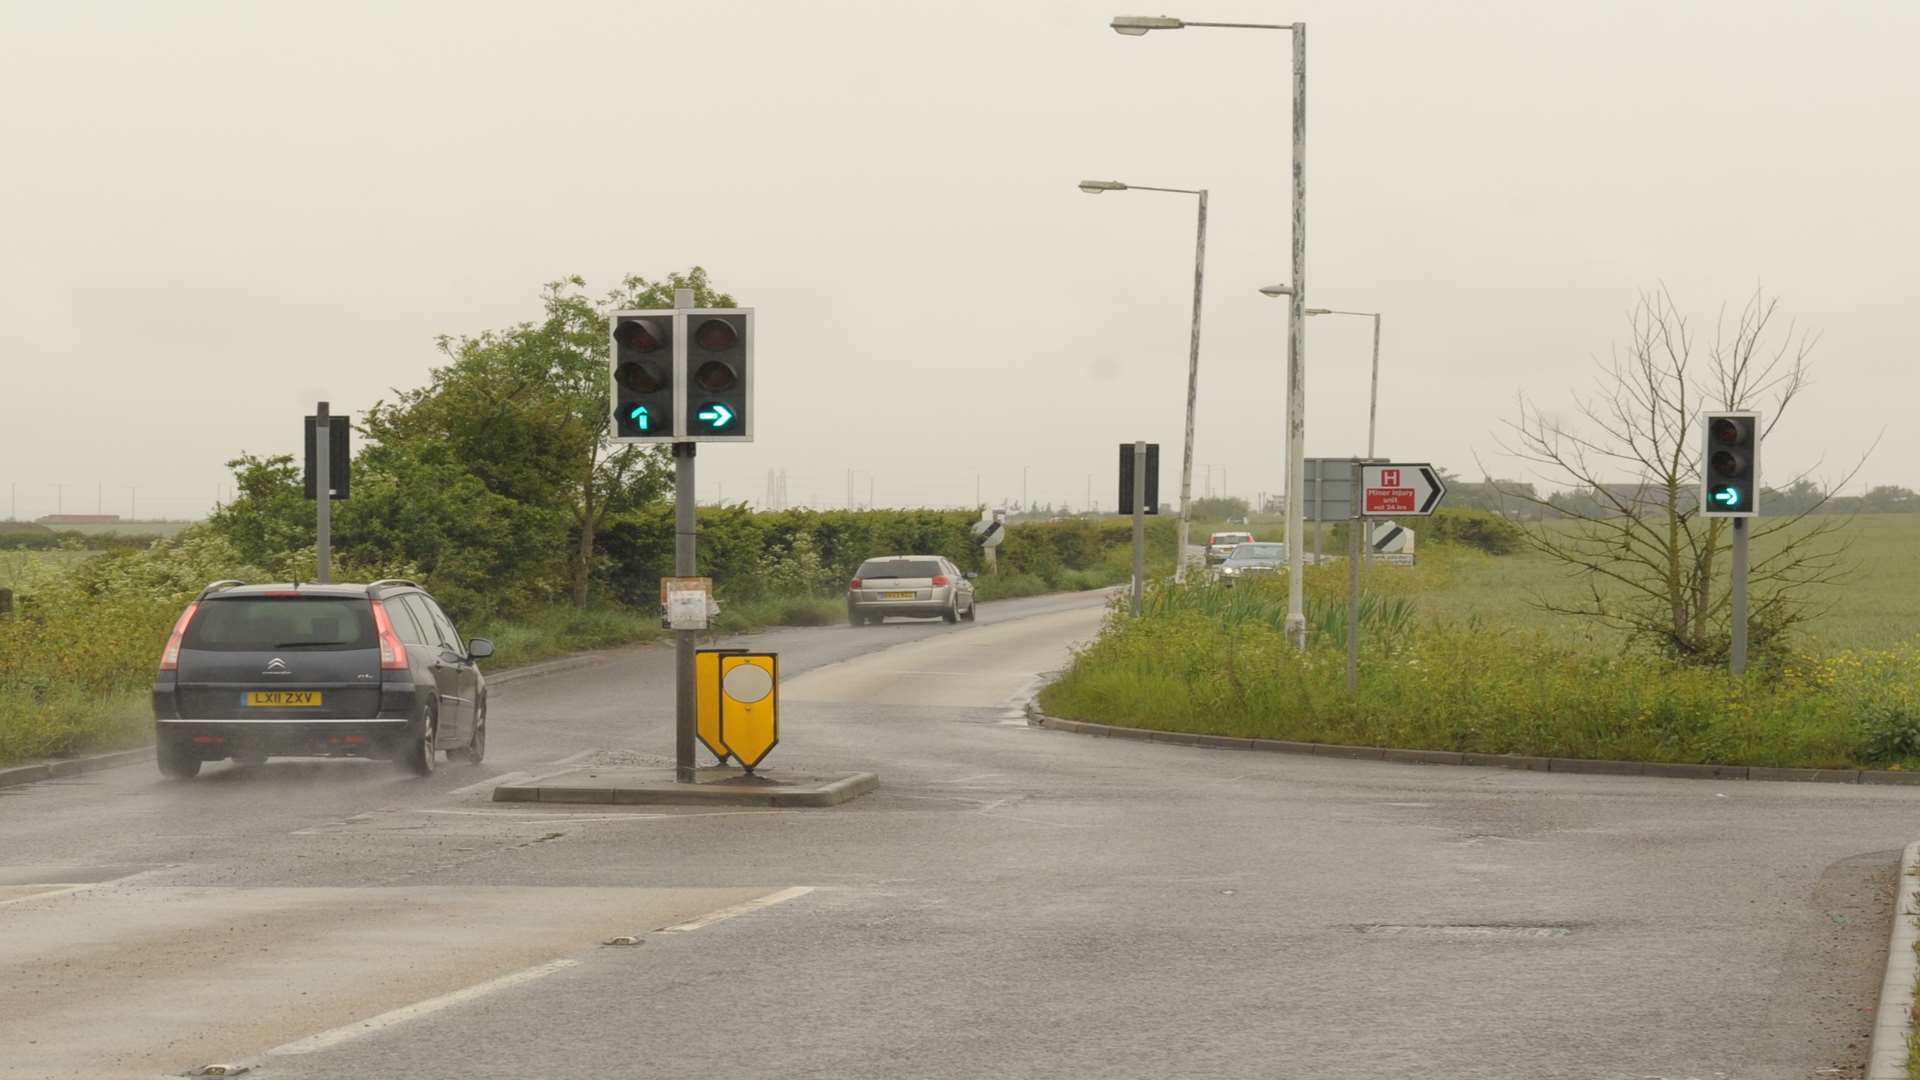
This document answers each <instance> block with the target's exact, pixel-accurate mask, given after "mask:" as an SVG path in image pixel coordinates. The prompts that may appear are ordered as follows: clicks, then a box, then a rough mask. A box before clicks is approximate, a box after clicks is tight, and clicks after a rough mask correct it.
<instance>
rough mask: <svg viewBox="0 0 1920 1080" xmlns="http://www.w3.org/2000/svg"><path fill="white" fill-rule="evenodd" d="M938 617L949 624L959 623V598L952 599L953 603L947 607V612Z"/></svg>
mask: <svg viewBox="0 0 1920 1080" xmlns="http://www.w3.org/2000/svg"><path fill="white" fill-rule="evenodd" d="M940 617H941V618H942V619H945V620H946V621H947V622H949V623H957V622H959V621H960V598H959V597H957V596H956V597H954V598H953V603H952V604H951V605H949V606H948V607H947V610H945V611H943V612H941V613H940Z"/></svg>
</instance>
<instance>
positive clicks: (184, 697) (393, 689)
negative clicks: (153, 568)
mask: <svg viewBox="0 0 1920 1080" xmlns="http://www.w3.org/2000/svg"><path fill="white" fill-rule="evenodd" d="M492 655H493V643H492V642H490V641H487V640H486V639H485V638H474V639H473V640H472V641H463V640H462V639H461V638H460V635H459V634H458V633H457V632H456V631H455V630H454V628H453V621H452V620H451V619H449V618H447V615H446V612H444V611H442V610H441V609H440V605H439V604H437V603H435V602H434V600H433V597H431V596H428V595H427V594H426V592H425V591H424V590H422V589H421V588H420V587H419V586H417V585H415V584H414V583H413V582H411V581H401V580H397V579H396V580H387V581H376V582H374V583H373V584H371V585H314V584H297V583H296V584H290V585H244V584H241V583H240V582H237V581H217V582H214V583H213V584H212V585H209V586H207V587H206V589H204V590H202V591H201V593H200V596H199V598H198V599H196V600H195V601H194V602H193V603H191V604H188V605H187V610H186V611H185V612H184V613H183V614H182V615H181V616H180V621H179V622H178V623H176V624H175V626H174V628H173V635H172V637H171V638H169V639H168V641H167V647H166V650H165V651H164V652H163V653H162V654H161V656H160V670H159V671H158V672H157V673H156V674H155V676H154V680H153V719H154V728H155V731H154V735H155V742H154V754H155V757H156V758H157V760H158V763H159V766H160V771H161V772H162V773H163V774H165V775H166V776H169V777H172V778H174V779H178V780H186V779H191V778H192V777H194V776H196V775H198V774H199V772H200V766H201V765H202V764H204V763H205V762H208V761H220V760H223V759H227V758H231V759H233V760H234V761H237V762H239V763H241V764H243V765H250V764H259V763H261V762H264V761H266V760H267V759H268V758H269V757H315V756H318V757H368V758H389V759H393V760H396V761H398V762H400V763H401V764H402V765H404V766H405V767H406V768H407V769H408V770H409V771H411V772H413V773H415V774H416V775H420V776H425V775H427V774H429V773H431V772H433V768H434V759H435V755H436V754H438V753H441V752H444V753H445V754H446V755H447V757H448V759H449V760H457V761H465V762H468V763H471V764H478V763H479V762H480V760H481V759H482V758H483V757H485V756H486V753H487V685H486V680H485V679H484V678H482V677H481V675H480V666H479V661H481V660H484V659H486V658H487V657H489V656H492Z"/></svg>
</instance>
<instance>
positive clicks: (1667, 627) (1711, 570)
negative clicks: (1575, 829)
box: [1483, 288, 1864, 662]
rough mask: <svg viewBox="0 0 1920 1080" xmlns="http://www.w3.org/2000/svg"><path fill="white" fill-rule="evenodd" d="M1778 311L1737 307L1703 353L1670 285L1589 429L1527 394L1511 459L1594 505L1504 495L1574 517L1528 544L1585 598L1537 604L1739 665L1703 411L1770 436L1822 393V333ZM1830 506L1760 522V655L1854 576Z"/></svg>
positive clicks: (1753, 304) (1638, 312)
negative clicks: (1753, 417) (1811, 388)
mask: <svg viewBox="0 0 1920 1080" xmlns="http://www.w3.org/2000/svg"><path fill="white" fill-rule="evenodd" d="M1778 307H1779V301H1778V299H1776V298H1773V297H1769V296H1767V295H1766V294H1765V292H1764V291H1762V290H1759V289H1756V290H1755V291H1754V294H1753V296H1752V297H1751V298H1750V299H1749V300H1748V301H1747V303H1746V304H1745V306H1744V307H1743V308H1742V309H1741V310H1740V313H1739V315H1738V317H1737V318H1736V319H1733V320H1731V321H1729V319H1728V318H1727V313H1726V311H1725V309H1722V311H1721V314H1720V317H1719V319H1718V320H1717V321H1716V324H1715V327H1714V335H1713V340H1712V342H1711V343H1710V344H1708V345H1706V346H1705V349H1704V355H1699V352H1700V346H1699V343H1698V342H1696V340H1695V334H1694V331H1693V328H1692V327H1691V326H1690V325H1689V323H1688V320H1687V318H1686V316H1684V315H1683V314H1681V312H1680V311H1679V309H1678V308H1677V307H1676V306H1675V304H1674V302H1673V298H1672V296H1671V295H1670V294H1669V293H1668V292H1667V291H1666V289H1664V288H1662V289H1661V290H1659V291H1658V292H1654V293H1647V294H1642V296H1641V297H1640V300H1639V303H1638V304H1636V305H1635V307H1634V308H1633V310H1632V312H1631V313H1630V314H1629V317H1628V321H1629V325H1630V327H1631V337H1630V338H1629V340H1628V343H1627V345H1626V346H1625V348H1624V351H1621V350H1616V352H1615V354H1614V357H1613V359H1612V360H1611V362H1610V363H1607V364H1605V365H1604V366H1603V367H1602V370H1601V372H1600V374H1599V375H1598V376H1597V378H1596V383H1597V388H1596V391H1595V392H1594V393H1593V394H1592V395H1590V396H1585V397H1581V396H1576V399H1575V413H1576V417H1575V418H1574V419H1572V420H1568V419H1565V418H1562V417H1560V416H1558V415H1555V414H1552V413H1549V412H1546V411H1544V410H1542V409H1541V408H1540V407H1539V406H1537V405H1535V404H1533V403H1531V402H1529V401H1527V400H1526V399H1525V398H1524V397H1523V398H1522V399H1521V401H1520V406H1519V408H1520V417H1519V419H1518V420H1515V421H1511V422H1509V423H1508V424H1507V425H1506V427H1507V431H1506V434H1505V435H1504V436H1501V437H1500V438H1499V444H1500V447H1501V449H1502V450H1503V451H1505V452H1506V453H1507V454H1509V455H1511V456H1513V457H1516V458H1519V459H1520V460H1521V461H1523V462H1525V463H1526V465H1527V466H1528V467H1529V468H1530V469H1532V470H1533V471H1534V472H1535V473H1536V475H1538V476H1539V477H1540V478H1541V479H1542V480H1544V481H1546V483H1547V485H1548V486H1559V487H1571V488H1573V489H1575V490H1576V491H1577V492H1579V493H1581V494H1583V495H1584V496H1585V497H1583V498H1575V499H1561V500H1558V501H1555V502H1552V503H1549V501H1548V500H1547V498H1546V497H1543V496H1540V495H1538V494H1536V493H1534V492H1533V491H1531V490H1529V489H1528V488H1527V487H1526V486H1523V485H1512V484H1509V485H1505V486H1504V487H1502V489H1501V494H1502V497H1503V498H1505V499H1509V500H1512V501H1514V502H1517V503H1520V504H1523V505H1532V506H1535V507H1539V508H1541V509H1548V508H1551V509H1552V510H1553V511H1554V512H1555V513H1556V514H1558V515H1559V516H1560V518H1561V520H1559V521H1540V522H1537V523H1536V524H1534V525H1531V526H1529V527H1528V528H1527V530H1526V534H1527V539H1528V542H1529V544H1530V545H1531V546H1532V547H1533V548H1534V549H1535V550H1537V551H1539V552H1541V553H1542V554H1545V555H1547V556H1548V557H1550V558H1552V559H1555V560H1557V561H1559V562H1560V563H1562V564H1564V565H1566V566H1567V567H1569V568H1570V569H1572V570H1573V571H1575V572H1576V573H1578V574H1580V575H1581V576H1582V577H1583V578H1584V584H1585V586H1586V589H1585V593H1584V595H1582V596H1580V597H1579V598H1578V599H1575V600H1565V599H1556V598H1550V597H1544V596H1543V597H1536V602H1537V603H1539V604H1540V605H1541V606H1543V607H1545V608H1546V609H1548V610H1550V611H1555V612H1559V613H1562V614H1568V615H1576V616H1580V617H1583V618H1589V619H1594V620H1597V621H1599V622H1601V623H1603V624H1605V625H1608V626H1611V627H1615V628H1618V629H1621V630H1624V631H1626V632H1628V633H1629V634H1630V635H1632V636H1634V637H1636V638H1639V639H1642V640H1649V641H1652V642H1655V643H1657V644H1658V645H1659V646H1660V647H1661V648H1662V649H1664V650H1666V651H1667V652H1669V653H1670V654H1672V655H1674V656H1676V657H1678V658H1680V659H1684V660H1689V661H1694V662H1712V661H1718V660H1720V659H1722V658H1724V657H1725V655H1726V652H1727V648H1728V642H1729V629H1728V617H1729V603H1730V595H1729V593H1730V590H1729V588H1728V581H1727V577H1726V574H1725V571H1724V570H1723V565H1724V564H1723V561H1722V558H1721V556H1722V554H1723V553H1725V552H1726V551H1727V550H1728V547H1729V544H1730V541H1731V537H1732V530H1731V528H1730V527H1729V523H1728V521H1727V520H1726V519H1723V518H1707V517H1704V516H1702V515H1701V513H1700V450H1701V436H1700V422H1699V421H1700V414H1701V412H1702V411H1703V410H1705V409H1755V410H1758V411H1759V412H1760V413H1761V429H1762V437H1763V438H1764V436H1765V434H1766V433H1768V432H1771V431H1772V430H1773V429H1774V428H1775V427H1777V426H1778V425H1779V424H1780V421H1781V419H1782V418H1783V417H1784V416H1785V415H1786V413H1787V410H1788V409H1789V408H1790V407H1791V406H1792V404H1793V402H1794V399H1795V398H1797V397H1798V396H1799V394H1800V392H1801V391H1802V390H1804V389H1805V388H1806V386H1807V382H1808V366H1809V364H1808V362H1809V358H1810V357H1811V355H1812V352H1813V346H1814V344H1815V341H1816V336H1815V335H1813V334H1810V333H1807V332H1804V331H1800V330H1798V329H1797V328H1796V327H1794V326H1793V325H1792V324H1791V323H1788V324H1787V325H1786V326H1784V327H1782V326H1778V325H1777V323H1778V322H1779V318H1778ZM1862 461H1863V462H1864V458H1863V459H1862ZM1815 467H1818V466H1817V464H1816V466H1815ZM1859 467H1860V465H1859V464H1858V463H1856V464H1855V465H1854V467H1853V469H1852V470H1851V471H1850V472H1849V473H1848V474H1847V476H1846V477H1845V478H1843V480H1842V481H1841V483H1842V484H1844V483H1845V482H1846V481H1847V480H1851V479H1852V477H1853V475H1854V474H1855V473H1857V472H1858V471H1859ZM1483 471H1484V470H1483ZM1807 475H1808V474H1807V473H1803V474H1801V475H1800V476H1798V477H1796V478H1795V480H1794V481H1793V482H1797V481H1799V480H1804V479H1805V478H1806V477H1807ZM1828 490H1829V491H1831V490H1834V486H1832V485H1830V486H1829V488H1828ZM1825 503H1826V496H1824V495H1823V496H1822V497H1821V498H1820V499H1819V500H1818V501H1816V502H1815V503H1814V504H1813V505H1811V506H1805V507H1802V508H1800V509H1798V510H1796V511H1795V512H1793V513H1790V514H1787V515H1785V516H1783V517H1779V518H1771V519H1768V518H1762V519H1760V520H1759V522H1757V523H1756V524H1757V525H1758V527H1757V528H1755V530H1754V533H1753V539H1754V541H1755V545H1754V550H1755V557H1754V560H1753V563H1752V565H1751V567H1750V568H1749V583H1750V589H1751V598H1752V602H1751V607H1750V611H1749V615H1750V622H1749V625H1750V627H1751V631H1750V633H1751V636H1752V640H1753V644H1754V647H1755V649H1756V651H1762V650H1765V649H1766V648H1767V646H1768V644H1769V643H1776V644H1777V643H1779V642H1780V641H1782V640H1783V638H1782V634H1783V633H1784V632H1785V631H1786V630H1787V629H1788V628H1790V627H1791V626H1793V625H1794V624H1795V623H1797V622H1799V621H1801V620H1803V619H1804V618H1806V617H1807V616H1808V615H1809V614H1811V610H1810V607H1809V601H1810V600H1811V599H1812V597H1811V595H1810V594H1811V593H1813V592H1814V591H1815V590H1816V589H1817V587H1818V586H1820V585H1824V584H1828V583H1830V582H1832V581H1834V580H1835V579H1836V577H1837V576H1838V575H1839V573H1840V572H1841V570H1842V559H1843V556H1844V553H1845V543H1844V538H1843V537H1842V536H1840V535H1839V530H1840V529H1841V528H1842V527H1843V526H1844V525H1845V524H1846V522H1847V520H1848V519H1847V518H1844V517H1836V516H1831V515H1826V516H1820V517H1813V516H1812V515H1814V514H1815V512H1816V511H1819V510H1820V509H1822V508H1823V507H1824V506H1825Z"/></svg>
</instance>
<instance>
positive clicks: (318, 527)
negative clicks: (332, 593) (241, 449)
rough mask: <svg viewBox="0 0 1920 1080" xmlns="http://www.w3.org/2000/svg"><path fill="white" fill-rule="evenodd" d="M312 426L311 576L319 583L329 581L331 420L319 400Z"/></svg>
mask: <svg viewBox="0 0 1920 1080" xmlns="http://www.w3.org/2000/svg"><path fill="white" fill-rule="evenodd" d="M315 412H316V413H318V417H317V419H316V420H315V421H314V425H313V507H314V510H313V551H314V563H315V565H314V570H313V573H314V577H313V580H314V581H316V582H318V583H319V584H322V585H326V584H330V583H331V582H332V581H333V477H332V475H330V470H329V468H328V466H329V465H330V464H331V463H332V461H333V419H332V417H330V416H328V415H327V403H326V402H324V401H323V402H321V403H320V407H319V408H318V409H316V410H315Z"/></svg>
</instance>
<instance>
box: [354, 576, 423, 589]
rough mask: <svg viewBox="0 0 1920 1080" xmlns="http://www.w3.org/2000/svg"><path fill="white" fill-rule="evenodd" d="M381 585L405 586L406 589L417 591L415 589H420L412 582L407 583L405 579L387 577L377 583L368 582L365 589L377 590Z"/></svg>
mask: <svg viewBox="0 0 1920 1080" xmlns="http://www.w3.org/2000/svg"><path fill="white" fill-rule="evenodd" d="M382 585H404V586H406V587H407V588H409V589H417V588H419V587H420V586H419V585H418V584H417V583H415V582H412V581H408V580H407V579H406V578H401V577H388V578H381V579H380V580H379V581H375V582H370V583H369V584H368V585H367V588H369V589H377V588H379V587H381V586H382Z"/></svg>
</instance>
